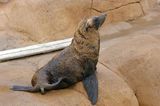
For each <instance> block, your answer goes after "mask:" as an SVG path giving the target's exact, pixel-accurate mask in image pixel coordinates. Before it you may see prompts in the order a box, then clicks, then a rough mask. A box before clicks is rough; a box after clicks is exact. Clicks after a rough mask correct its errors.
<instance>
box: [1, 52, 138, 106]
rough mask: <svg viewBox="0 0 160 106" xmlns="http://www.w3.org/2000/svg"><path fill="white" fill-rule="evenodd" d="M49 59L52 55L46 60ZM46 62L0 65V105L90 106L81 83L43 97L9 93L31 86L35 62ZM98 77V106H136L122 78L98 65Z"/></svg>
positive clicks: (29, 60) (12, 62)
mask: <svg viewBox="0 0 160 106" xmlns="http://www.w3.org/2000/svg"><path fill="white" fill-rule="evenodd" d="M49 57H50V58H51V57H52V55H50V56H47V58H49ZM45 58H46V56H37V57H34V58H33V59H34V60H35V61H32V59H31V58H28V59H23V60H18V61H11V62H6V63H1V64H0V69H1V74H0V95H1V96H0V105H5V106H10V105H11V104H12V105H23V106H35V105H38V106H48V105H53V104H54V105H55V106H91V104H90V101H89V100H88V97H87V95H86V92H85V90H84V88H83V85H82V83H81V82H80V83H78V84H76V85H75V86H72V87H70V88H66V89H62V90H53V91H50V92H48V93H47V94H45V95H41V94H40V93H27V92H16V91H11V90H9V87H10V86H11V85H14V84H20V85H30V80H31V77H32V75H33V73H34V72H35V71H36V70H37V66H39V65H38V62H37V61H42V60H44V59H45ZM45 61H46V62H47V61H48V59H47V60H45ZM43 62H44V61H43ZM39 63H40V64H41V62H39ZM97 76H98V81H99V98H98V102H97V106H139V105H138V101H137V98H136V97H135V95H134V92H133V91H132V89H131V88H130V87H129V86H128V85H127V83H126V82H125V81H124V80H123V79H122V78H120V77H119V76H117V75H116V74H115V73H113V72H112V71H110V70H109V69H107V68H106V67H104V66H103V65H101V64H98V72H97ZM6 98H7V99H6ZM8 100H9V101H8Z"/></svg>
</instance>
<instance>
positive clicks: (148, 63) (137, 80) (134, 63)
mask: <svg viewBox="0 0 160 106" xmlns="http://www.w3.org/2000/svg"><path fill="white" fill-rule="evenodd" d="M159 45H160V43H159V39H157V38H156V37H154V36H151V34H150V35H147V34H146V33H145V34H138V35H137V36H136V35H132V36H130V37H124V38H119V39H117V41H116V42H113V43H112V45H111V46H109V47H108V48H107V49H106V50H104V52H102V54H103V55H101V56H100V62H102V63H103V64H105V65H106V66H107V67H108V68H109V69H111V70H112V71H114V72H116V73H117V74H118V75H119V76H121V77H122V78H124V79H125V81H127V82H128V84H129V85H130V86H131V88H133V90H134V92H135V94H136V96H137V98H138V101H139V103H140V106H159V105H160V101H159V100H160V95H159V93H160V92H159V88H160V77H159V75H160V71H159V66H160V65H159V63H160V57H159V54H160V47H159Z"/></svg>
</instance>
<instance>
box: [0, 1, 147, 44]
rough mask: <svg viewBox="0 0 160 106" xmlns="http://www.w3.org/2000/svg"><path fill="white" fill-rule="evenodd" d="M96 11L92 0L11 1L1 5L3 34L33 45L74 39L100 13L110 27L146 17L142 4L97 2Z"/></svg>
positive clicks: (0, 27)
mask: <svg viewBox="0 0 160 106" xmlns="http://www.w3.org/2000/svg"><path fill="white" fill-rule="evenodd" d="M148 2H149V1H148ZM148 2H147V3H148ZM92 7H93V8H94V9H93V8H92V9H90V8H91V0H58V1H55V0H45V1H44V0H38V1H35V0H13V1H8V3H7V4H3V5H0V8H1V9H0V19H1V20H0V30H10V31H13V32H15V31H16V32H18V33H20V34H22V35H24V36H26V35H27V37H28V38H29V39H30V40H32V41H35V42H47V41H52V40H58V39H64V38H67V37H72V36H73V34H74V30H75V28H76V26H77V24H78V23H79V21H80V20H81V19H83V18H84V17H88V16H91V15H96V14H100V12H107V13H108V20H107V21H106V23H111V22H118V21H128V20H133V19H135V18H137V17H140V16H142V15H144V13H143V8H142V6H141V5H140V0H93V6H92ZM96 10H98V11H100V12H97V11H96ZM1 21H2V22H1Z"/></svg>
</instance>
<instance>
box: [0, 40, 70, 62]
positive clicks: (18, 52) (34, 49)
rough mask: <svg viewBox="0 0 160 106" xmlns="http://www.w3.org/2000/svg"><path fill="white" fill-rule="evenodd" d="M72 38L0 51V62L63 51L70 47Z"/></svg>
mask: <svg viewBox="0 0 160 106" xmlns="http://www.w3.org/2000/svg"><path fill="white" fill-rule="evenodd" d="M71 40H72V38H68V39H64V40H58V41H53V42H49V43H43V44H37V45H32V46H27V47H22V48H17V49H10V50H5V51H0V62H4V61H8V60H12V59H17V58H22V57H27V56H32V55H36V54H42V53H49V52H52V51H57V50H60V49H63V48H65V47H67V46H69V45H70V43H71Z"/></svg>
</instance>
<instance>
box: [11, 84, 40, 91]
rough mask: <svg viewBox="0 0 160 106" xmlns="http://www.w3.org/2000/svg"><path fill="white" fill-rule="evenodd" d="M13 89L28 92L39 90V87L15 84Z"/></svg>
mask: <svg viewBox="0 0 160 106" xmlns="http://www.w3.org/2000/svg"><path fill="white" fill-rule="evenodd" d="M11 90H13V91H27V92H38V90H39V89H37V88H35V87H30V86H17V85H14V86H13V87H12V88H11Z"/></svg>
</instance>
